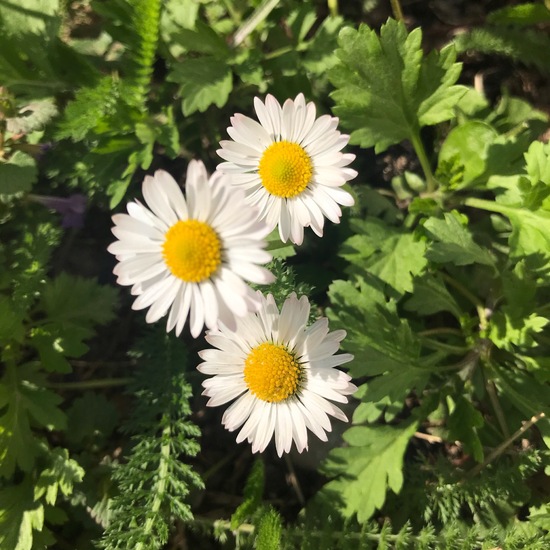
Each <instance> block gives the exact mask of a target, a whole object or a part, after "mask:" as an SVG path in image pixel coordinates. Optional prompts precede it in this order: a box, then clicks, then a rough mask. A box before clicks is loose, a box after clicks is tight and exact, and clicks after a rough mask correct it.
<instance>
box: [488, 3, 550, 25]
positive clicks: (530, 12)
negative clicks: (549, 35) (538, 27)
mask: <svg viewBox="0 0 550 550" xmlns="http://www.w3.org/2000/svg"><path fill="white" fill-rule="evenodd" d="M487 21H488V22H489V23H495V24H497V25H508V24H513V25H535V24H537V23H548V22H550V9H549V8H548V7H547V6H545V5H544V4H535V3H533V2H529V3H526V4H518V5H517V6H506V7H505V8H500V9H498V10H495V11H492V12H491V13H489V14H488V15H487Z"/></svg>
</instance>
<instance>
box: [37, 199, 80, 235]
mask: <svg viewBox="0 0 550 550" xmlns="http://www.w3.org/2000/svg"><path fill="white" fill-rule="evenodd" d="M28 197H29V199H31V200H32V201H35V202H39V203H40V204H43V205H44V206H45V207H46V208H50V209H52V210H55V211H56V212H58V213H59V214H61V216H62V218H61V227H64V228H65V229H68V228H70V227H75V228H80V227H82V226H83V225H84V212H85V211H86V202H87V199H86V196H85V195H82V194H81V193H76V194H74V195H71V196H70V197H67V198H64V197H47V196H44V195H29V196H28Z"/></svg>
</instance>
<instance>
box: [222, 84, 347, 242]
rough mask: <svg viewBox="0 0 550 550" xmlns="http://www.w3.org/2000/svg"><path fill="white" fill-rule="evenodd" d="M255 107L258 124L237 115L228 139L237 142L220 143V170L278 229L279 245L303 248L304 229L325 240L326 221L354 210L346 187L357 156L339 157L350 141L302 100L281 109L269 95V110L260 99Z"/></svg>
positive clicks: (334, 120)
mask: <svg viewBox="0 0 550 550" xmlns="http://www.w3.org/2000/svg"><path fill="white" fill-rule="evenodd" d="M254 107H255V110H256V114H257V116H258V119H259V121H260V123H258V122H256V121H255V120H253V119H251V118H249V117H247V116H244V115H241V114H236V115H235V116H233V117H232V118H231V124H232V126H231V127H229V128H228V129H227V133H228V134H229V135H230V137H231V138H232V139H233V141H221V142H220V145H221V146H222V148H221V149H219V150H218V155H219V156H220V157H222V158H223V159H224V160H226V161H227V162H222V163H221V164H220V165H219V166H218V170H220V171H222V172H224V173H227V174H230V175H231V181H232V183H233V184H235V185H238V186H241V187H242V188H243V189H244V190H245V191H246V195H247V200H248V201H249V202H250V204H253V205H256V206H257V207H258V208H259V212H260V217H261V218H262V219H265V220H266V222H267V224H268V225H269V227H270V229H273V228H275V227H276V226H277V225H278V226H279V234H280V236H281V240H282V241H283V242H286V241H287V240H288V238H289V237H290V240H291V241H292V242H293V243H295V244H302V241H303V239H304V227H311V228H312V229H313V231H314V232H315V233H316V234H317V235H319V236H322V235H323V225H324V221H325V218H324V217H325V216H326V217H327V218H328V219H329V220H330V221H332V222H334V223H339V221H340V216H341V215H342V211H341V210H340V207H339V206H338V205H340V204H341V205H344V206H352V205H353V203H354V201H353V197H352V196H351V195H350V194H349V193H348V192H346V191H344V190H343V189H340V187H341V186H342V185H344V184H345V183H346V181H349V180H351V179H353V178H354V177H355V176H356V175H357V172H356V171H355V170H352V169H351V168H346V166H347V165H348V164H349V163H350V162H352V161H353V159H354V158H355V155H351V154H349V153H341V152H340V151H341V149H342V148H343V147H344V146H345V145H346V144H347V143H348V141H349V136H347V135H343V134H341V133H340V132H339V131H338V130H336V127H337V125H338V119H337V118H335V117H331V116H329V115H323V116H321V117H319V118H317V119H316V118H315V105H314V104H313V103H308V104H306V102H305V99H304V96H303V94H298V96H297V97H296V99H295V100H294V101H293V100H292V99H287V100H286V101H285V103H284V105H283V106H282V107H281V105H280V104H279V102H278V101H277V100H276V99H275V98H274V97H273V96H272V95H268V96H267V97H266V100H265V104H264V103H262V101H260V99H258V98H257V97H256V98H254Z"/></svg>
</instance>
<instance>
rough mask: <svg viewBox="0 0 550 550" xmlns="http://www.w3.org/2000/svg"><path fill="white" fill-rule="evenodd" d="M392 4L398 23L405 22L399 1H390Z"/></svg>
mask: <svg viewBox="0 0 550 550" xmlns="http://www.w3.org/2000/svg"><path fill="white" fill-rule="evenodd" d="M390 4H391V9H392V11H393V16H394V18H395V19H397V21H405V17H404V16H403V10H402V9H401V3H400V2H399V0H390Z"/></svg>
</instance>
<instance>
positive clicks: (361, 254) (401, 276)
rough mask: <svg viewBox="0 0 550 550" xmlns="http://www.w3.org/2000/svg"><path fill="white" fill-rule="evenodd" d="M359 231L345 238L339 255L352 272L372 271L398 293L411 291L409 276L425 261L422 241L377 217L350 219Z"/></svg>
mask: <svg viewBox="0 0 550 550" xmlns="http://www.w3.org/2000/svg"><path fill="white" fill-rule="evenodd" d="M353 225H354V228H355V229H356V230H357V231H359V232H360V234H358V235H354V236H353V237H350V238H349V239H348V240H346V241H345V243H344V245H343V246H342V250H341V252H340V255H341V256H342V257H344V258H346V259H347V260H348V261H350V262H352V264H353V266H352V268H351V269H350V271H351V272H352V273H359V274H364V273H365V272H367V273H370V274H372V275H376V276H377V277H379V278H380V279H381V280H382V281H384V282H385V283H387V284H389V285H390V286H391V287H392V288H393V289H395V290H396V291H397V292H398V293H399V294H404V293H405V292H411V291H412V289H413V277H414V276H417V275H420V274H421V273H422V272H423V271H424V268H425V267H426V265H427V263H428V262H427V260H426V258H425V250H426V245H425V244H424V243H423V242H420V241H417V240H415V239H414V236H413V235H412V234H411V233H402V232H400V231H398V230H397V229H395V228H393V227H389V226H387V225H386V224H384V223H383V222H382V221H381V220H378V219H375V218H367V219H366V220H364V221H358V220H354V222H353Z"/></svg>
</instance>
